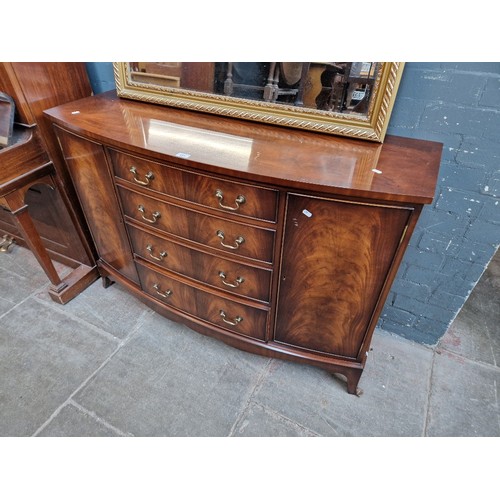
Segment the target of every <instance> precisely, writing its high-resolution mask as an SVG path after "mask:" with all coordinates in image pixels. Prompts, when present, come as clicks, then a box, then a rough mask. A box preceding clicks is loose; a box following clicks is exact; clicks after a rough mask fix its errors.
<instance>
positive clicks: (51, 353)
mask: <svg viewBox="0 0 500 500" xmlns="http://www.w3.org/2000/svg"><path fill="white" fill-rule="evenodd" d="M116 347H117V342H114V341H112V340H109V339H108V338H106V337H105V336H104V335H101V334H99V333H98V332H97V331H94V330H91V329H90V328H89V327H88V326H87V325H85V324H84V323H82V322H80V321H76V320H74V319H71V318H68V316H66V315H63V314H61V313H58V312H57V311H56V310H54V309H53V308H51V307H47V306H45V305H43V304H40V303H39V302H37V301H36V300H34V299H33V298H30V299H28V300H27V301H26V302H25V303H24V304H23V306H22V307H17V308H15V309H13V310H12V311H10V312H9V313H7V314H5V315H4V316H3V318H2V321H1V323H0V415H1V418H0V435H1V436H29V435H32V434H33V433H34V432H35V431H36V430H37V429H38V428H39V427H40V426H42V424H44V422H45V421H47V419H49V418H50V416H51V415H52V413H53V412H54V411H56V410H57V408H58V407H59V406H60V405H61V404H63V403H64V402H65V401H66V400H67V399H68V398H69V397H70V396H71V394H72V393H73V392H74V391H76V390H77V389H78V388H79V387H80V386H81V385H82V384H83V383H84V382H85V380H86V379H87V378H88V377H89V376H90V375H92V373H93V372H94V371H95V370H97V368H99V366H100V365H101V364H102V363H103V362H104V361H105V360H106V358H107V357H108V356H109V355H110V354H111V353H112V352H113V351H114V350H115V349H116Z"/></svg>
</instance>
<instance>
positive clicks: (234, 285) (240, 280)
mask: <svg viewBox="0 0 500 500" xmlns="http://www.w3.org/2000/svg"><path fill="white" fill-rule="evenodd" d="M219 276H220V278H221V280H222V283H224V285H226V286H229V287H231V288H237V287H239V286H240V285H241V284H242V283H243V282H244V281H245V278H241V277H240V276H238V277H237V278H236V279H235V280H234V283H228V282H227V281H225V279H226V278H227V276H226V273H225V272H224V271H219Z"/></svg>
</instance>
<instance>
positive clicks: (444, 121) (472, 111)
mask: <svg viewBox="0 0 500 500" xmlns="http://www.w3.org/2000/svg"><path fill="white" fill-rule="evenodd" d="M87 70H88V73H89V77H90V80H91V83H92V87H93V89H94V92H95V93H100V92H104V91H106V90H111V89H113V88H115V84H114V76H113V68H112V65H111V63H103V62H101V63H87ZM388 133H389V134H393V135H399V136H404V137H414V138H418V139H429V140H434V141H439V142H442V143H443V144H444V151H443V160H442V163H441V170H440V176H439V182H438V187H437V189H436V196H435V200H434V203H433V204H432V205H430V206H426V207H425V208H424V211H423V213H422V216H421V218H420V220H419V223H418V224H417V227H416V229H415V233H414V235H413V237H412V239H411V242H410V246H409V248H408V250H407V253H406V254H405V257H404V259H403V262H402V265H401V268H400V271H399V273H398V275H397V277H396V280H395V282H394V285H393V287H392V289H391V292H390V295H389V298H388V300H387V303H386V305H385V307H384V310H383V311H382V315H381V318H380V322H379V327H381V328H383V329H385V330H387V331H390V332H393V333H396V334H399V335H401V336H403V337H406V338H408V339H411V340H414V341H416V342H420V343H424V344H428V345H434V344H436V343H437V341H438V340H439V338H440V337H441V336H442V335H443V334H444V333H445V332H446V330H447V328H448V326H449V325H450V323H451V322H452V321H453V319H454V318H455V316H456V315H457V313H458V312H459V311H460V309H461V308H462V306H463V304H464V303H465V301H466V299H467V297H468V296H469V294H470V292H471V290H472V289H473V288H474V286H475V284H476V283H477V281H478V280H479V278H480V277H481V275H482V273H483V272H484V270H485V268H486V266H487V264H488V263H489V261H490V260H491V258H492V257H493V255H494V253H495V251H496V249H497V248H498V246H499V245H500V141H499V138H500V63H494V62H488V63H480V62H474V63H465V62H464V63H423V62H413V63H407V64H406V67H405V70H404V73H403V78H402V81H401V85H400V88H399V92H398V96H397V100H396V104H395V106H394V110H393V113H392V116H391V120H390V123H389V129H388Z"/></svg>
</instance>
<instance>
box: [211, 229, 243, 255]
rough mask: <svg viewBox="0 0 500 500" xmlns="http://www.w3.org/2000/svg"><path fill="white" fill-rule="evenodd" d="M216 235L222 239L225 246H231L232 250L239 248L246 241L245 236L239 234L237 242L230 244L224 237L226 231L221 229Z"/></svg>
mask: <svg viewBox="0 0 500 500" xmlns="http://www.w3.org/2000/svg"><path fill="white" fill-rule="evenodd" d="M216 235H217V237H219V238H220V239H221V241H220V244H221V245H222V246H223V247H225V248H230V249H231V250H237V249H238V248H239V247H240V245H241V244H242V243H245V238H243V236H238V237H237V238H236V239H235V240H234V243H235V244H234V245H228V244H227V243H224V238H225V236H224V232H223V231H221V230H220V229H219V230H218V231H217V233H216Z"/></svg>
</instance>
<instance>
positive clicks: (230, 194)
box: [109, 149, 278, 222]
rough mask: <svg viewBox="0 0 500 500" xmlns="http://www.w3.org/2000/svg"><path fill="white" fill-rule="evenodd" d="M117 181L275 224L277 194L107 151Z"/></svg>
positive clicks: (268, 190) (269, 190)
mask: <svg viewBox="0 0 500 500" xmlns="http://www.w3.org/2000/svg"><path fill="white" fill-rule="evenodd" d="M109 154H110V156H111V161H112V164H113V168H114V172H115V175H116V176H117V177H120V178H122V179H125V180H127V181H130V182H132V183H134V184H137V185H141V186H143V187H146V188H147V189H151V190H152V191H156V192H159V193H165V194H167V195H169V196H173V197H175V198H179V199H181V200H186V201H190V202H193V203H197V204H199V205H202V206H205V207H210V208H214V209H216V210H221V211H223V212H230V213H233V214H237V215H242V216H246V217H252V218H255V219H261V220H266V221H270V222H276V210H277V199H278V196H277V191H274V190H271V189H264V188H258V187H254V186H250V185H248V184H241V183H237V182H231V181H225V180H221V179H217V178H215V177H213V176H207V175H202V174H194V173H192V172H188V171H185V170H182V169H180V168H177V167H173V166H169V165H164V164H160V163H156V162H153V161H149V160H145V159H142V158H138V157H135V156H131V155H128V154H124V153H120V152H118V151H115V150H112V149H111V150H109Z"/></svg>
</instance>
